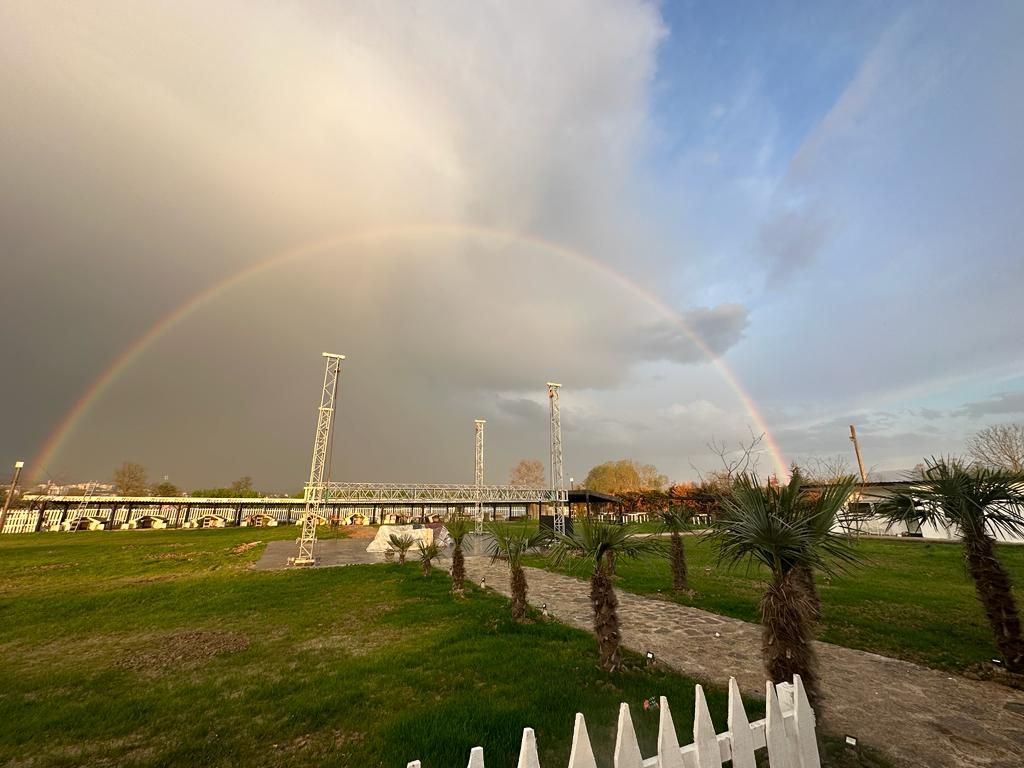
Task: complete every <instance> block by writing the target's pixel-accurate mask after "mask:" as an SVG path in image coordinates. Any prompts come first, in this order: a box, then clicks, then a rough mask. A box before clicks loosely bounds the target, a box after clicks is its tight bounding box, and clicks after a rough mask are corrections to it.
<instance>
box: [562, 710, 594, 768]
mask: <svg viewBox="0 0 1024 768" xmlns="http://www.w3.org/2000/svg"><path fill="white" fill-rule="evenodd" d="M569 768H597V760H595V759H594V748H593V747H592V746H590V734H588V733H587V721H586V720H584V719H583V713H581V712H577V713H576V725H575V727H574V728H573V729H572V751H571V752H570V753H569Z"/></svg>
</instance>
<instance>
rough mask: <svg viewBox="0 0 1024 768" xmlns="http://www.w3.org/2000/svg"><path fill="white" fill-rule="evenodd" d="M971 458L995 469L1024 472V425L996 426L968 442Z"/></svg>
mask: <svg viewBox="0 0 1024 768" xmlns="http://www.w3.org/2000/svg"><path fill="white" fill-rule="evenodd" d="M967 450H968V451H969V452H970V454H971V458H972V459H974V460H975V461H976V462H978V463H979V464H982V465H984V466H986V467H992V468H993V469H1005V470H1008V471H1010V472H1024V424H995V425H993V426H991V427H985V428H984V429H983V430H981V431H979V432H978V433H977V434H976V435H974V437H972V438H971V439H970V440H968V441H967Z"/></svg>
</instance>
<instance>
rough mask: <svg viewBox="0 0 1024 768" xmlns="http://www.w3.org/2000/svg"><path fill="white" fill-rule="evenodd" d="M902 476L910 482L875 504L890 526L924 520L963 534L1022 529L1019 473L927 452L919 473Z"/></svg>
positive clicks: (1023, 493)
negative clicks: (920, 473)
mask: <svg viewBox="0 0 1024 768" xmlns="http://www.w3.org/2000/svg"><path fill="white" fill-rule="evenodd" d="M907 479H908V480H913V481H914V483H913V485H911V486H909V487H908V488H906V489H901V490H899V491H897V492H895V493H893V494H892V495H891V496H890V497H889V498H887V499H886V500H885V501H883V502H882V503H880V504H879V505H877V506H876V513H877V514H880V515H882V516H883V517H885V518H886V519H887V520H888V522H889V525H890V527H891V526H894V525H896V524H898V523H910V524H918V525H923V524H925V523H929V524H932V525H936V526H941V527H946V528H953V529H955V530H957V531H959V532H960V534H961V535H962V536H965V537H969V538H973V537H979V536H982V535H990V536H993V537H997V536H999V535H1000V534H1001V535H1004V536H1022V535H1024V473H1020V472H1013V471H1010V470H1005V469H994V468H990V467H983V466H977V465H970V464H967V463H966V462H964V461H963V460H962V459H958V458H955V457H945V458H941V457H940V458H936V457H932V458H930V459H927V460H926V461H925V470H924V473H923V477H922V476H919V475H917V474H911V475H908V476H907Z"/></svg>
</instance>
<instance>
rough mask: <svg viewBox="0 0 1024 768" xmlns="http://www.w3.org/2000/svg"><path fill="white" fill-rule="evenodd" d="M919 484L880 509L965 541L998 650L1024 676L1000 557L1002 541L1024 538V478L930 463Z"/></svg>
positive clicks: (895, 519) (953, 462)
mask: <svg viewBox="0 0 1024 768" xmlns="http://www.w3.org/2000/svg"><path fill="white" fill-rule="evenodd" d="M908 479H910V480H914V481H915V482H914V484H913V485H912V486H909V487H908V488H907V490H900V491H897V492H896V493H894V494H893V495H892V496H891V497H889V498H888V499H886V500H885V501H884V502H882V503H881V504H879V505H878V506H877V507H876V512H877V513H879V514H881V515H884V516H885V517H887V518H888V519H889V524H890V526H892V525H895V524H897V523H909V524H918V525H920V524H923V523H932V524H934V525H941V526H943V527H946V528H952V529H954V530H956V531H957V532H958V533H959V534H960V538H961V539H962V540H963V545H964V555H965V557H966V560H967V571H968V573H970V575H971V578H972V579H974V588H975V591H976V592H977V593H978V597H979V598H980V600H981V604H982V605H983V606H984V608H985V615H986V616H987V617H988V622H989V625H990V626H991V627H992V632H993V634H994V635H995V638H996V646H997V647H998V648H999V652H1000V653H1001V654H1002V656H1003V660H1004V661H1005V663H1006V668H1007V669H1008V670H1010V671H1011V672H1024V639H1022V637H1021V624H1020V614H1019V613H1018V611H1017V605H1016V603H1015V602H1014V599H1013V591H1012V590H1013V587H1012V584H1011V582H1010V576H1009V574H1008V573H1007V572H1006V569H1005V568H1003V566H1002V564H1001V563H1000V562H999V560H998V558H997V557H996V547H995V543H996V542H995V539H996V537H997V536H998V535H1000V534H1003V535H1006V536H1022V535H1024V473H1022V472H1014V471H1012V470H1007V469H994V468H989V467H983V466H978V465H973V466H972V465H968V464H966V463H964V461H963V460H962V459H957V458H948V459H935V458H932V459H929V460H926V461H925V465H924V471H923V473H921V474H920V475H918V474H916V473H915V475H914V476H908Z"/></svg>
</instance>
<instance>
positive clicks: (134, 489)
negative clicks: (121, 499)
mask: <svg viewBox="0 0 1024 768" xmlns="http://www.w3.org/2000/svg"><path fill="white" fill-rule="evenodd" d="M114 489H115V490H116V491H117V493H118V494H119V495H120V496H142V495H144V494H145V493H146V492H147V491H148V490H149V484H148V483H147V482H146V468H145V467H144V466H142V465H141V464H137V463H136V462H134V461H126V462H124V463H123V464H122V465H121V466H120V467H118V468H117V469H115V470H114Z"/></svg>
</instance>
